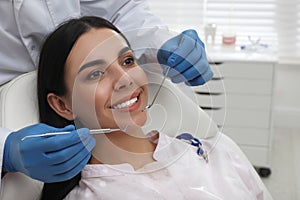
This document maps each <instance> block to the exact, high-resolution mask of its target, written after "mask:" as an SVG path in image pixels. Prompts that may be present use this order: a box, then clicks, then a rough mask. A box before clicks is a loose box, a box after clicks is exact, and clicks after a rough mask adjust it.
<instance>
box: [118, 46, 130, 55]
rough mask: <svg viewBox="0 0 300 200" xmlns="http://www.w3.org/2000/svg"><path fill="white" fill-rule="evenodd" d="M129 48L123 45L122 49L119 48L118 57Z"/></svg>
mask: <svg viewBox="0 0 300 200" xmlns="http://www.w3.org/2000/svg"><path fill="white" fill-rule="evenodd" d="M129 50H131V49H130V48H129V47H124V48H123V49H121V50H120V51H119V54H118V56H119V57H120V56H122V55H123V54H124V53H125V52H126V51H129Z"/></svg>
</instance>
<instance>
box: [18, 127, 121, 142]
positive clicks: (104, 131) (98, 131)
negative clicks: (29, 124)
mask: <svg viewBox="0 0 300 200" xmlns="http://www.w3.org/2000/svg"><path fill="white" fill-rule="evenodd" d="M120 130H121V129H119V128H114V129H113V128H103V129H91V130H90V132H91V134H92V135H93V134H101V133H111V132H114V131H120ZM68 133H71V131H63V132H53V133H44V134H38V135H27V136H25V137H23V138H22V139H21V140H22V141H23V140H25V139H27V138H35V137H47V136H53V135H63V134H68Z"/></svg>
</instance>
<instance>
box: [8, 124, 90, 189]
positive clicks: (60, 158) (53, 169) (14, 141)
mask: <svg viewBox="0 0 300 200" xmlns="http://www.w3.org/2000/svg"><path fill="white" fill-rule="evenodd" d="M60 131H71V133H69V134H63V135H55V136H50V137H35V138H26V139H25V140H23V141H22V138H24V137H25V136H27V135H36V134H44V133H48V132H60ZM95 143H96V142H95V139H94V138H93V137H92V136H91V134H90V131H89V129H87V128H82V129H78V130H75V127H74V126H73V125H69V126H66V127H64V128H54V127H51V126H48V125H46V124H42V123H40V124H36V125H32V126H28V127H25V128H23V129H21V130H19V131H16V132H12V133H11V134H10V135H9V136H8V137H7V139H6V141H5V147H4V156H3V157H4V160H3V168H4V169H5V170H7V171H10V172H22V173H24V174H26V175H28V176H29V177H31V178H33V179H37V180H40V181H43V182H46V183H50V182H60V181H64V180H68V179H70V178H72V177H74V176H75V175H76V174H78V173H79V172H80V171H81V170H82V169H83V167H84V166H85V165H86V164H87V162H88V161H89V159H90V157H91V153H90V151H91V149H92V148H93V147H94V146H95Z"/></svg>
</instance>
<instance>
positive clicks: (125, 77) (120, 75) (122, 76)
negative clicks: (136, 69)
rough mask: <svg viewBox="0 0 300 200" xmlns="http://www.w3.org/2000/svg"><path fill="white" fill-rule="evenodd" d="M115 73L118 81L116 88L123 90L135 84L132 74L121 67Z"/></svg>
mask: <svg viewBox="0 0 300 200" xmlns="http://www.w3.org/2000/svg"><path fill="white" fill-rule="evenodd" d="M114 74H115V76H116V77H115V78H116V79H115V80H116V82H115V86H114V89H115V90H122V89H125V88H127V87H130V86H131V85H132V84H133V80H132V78H131V77H130V75H129V74H128V73H127V72H126V71H125V70H124V69H122V68H121V67H120V68H118V69H116V71H115V73H114Z"/></svg>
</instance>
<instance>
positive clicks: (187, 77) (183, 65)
mask: <svg viewBox="0 0 300 200" xmlns="http://www.w3.org/2000/svg"><path fill="white" fill-rule="evenodd" d="M157 59H158V62H159V63H160V64H162V65H163V67H164V73H165V72H166V69H167V68H166V67H165V66H169V67H172V69H173V70H171V71H170V72H169V73H168V76H169V77H170V78H171V80H172V81H173V82H174V83H179V82H185V83H186V84H187V85H190V86H197V85H203V84H204V83H206V82H207V81H209V80H210V79H211V78H212V77H213V72H212V70H211V68H210V66H209V63H208V61H207V58H206V53H205V48H204V44H203V42H202V41H201V39H200V38H199V36H198V34H197V32H196V31H195V30H186V31H184V32H182V33H181V34H179V35H177V36H175V37H173V38H171V39H169V40H168V41H167V42H165V43H164V44H163V45H162V47H161V48H160V49H159V50H158V53H157Z"/></svg>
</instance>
